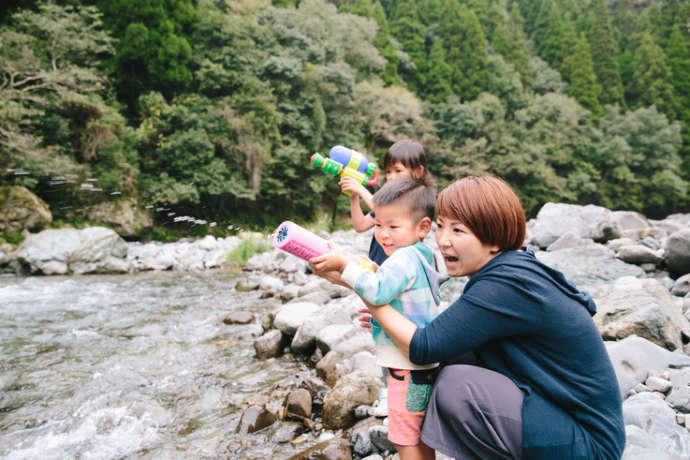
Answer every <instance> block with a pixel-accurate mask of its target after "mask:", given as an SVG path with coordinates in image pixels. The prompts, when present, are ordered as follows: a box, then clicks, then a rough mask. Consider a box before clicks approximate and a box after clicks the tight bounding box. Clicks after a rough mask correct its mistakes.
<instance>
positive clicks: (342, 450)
mask: <svg viewBox="0 0 690 460" xmlns="http://www.w3.org/2000/svg"><path fill="white" fill-rule="evenodd" d="M288 460H352V452H351V451H350V443H349V442H348V441H347V440H345V439H343V438H333V439H329V440H328V441H324V442H321V443H319V444H317V445H315V446H313V447H310V448H309V449H307V450H305V451H303V452H300V453H298V454H296V455H293V456H292V457H290V458H289V459H288Z"/></svg>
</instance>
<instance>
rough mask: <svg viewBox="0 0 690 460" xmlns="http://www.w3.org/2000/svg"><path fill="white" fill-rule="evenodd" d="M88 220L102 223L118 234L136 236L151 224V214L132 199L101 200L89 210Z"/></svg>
mask: <svg viewBox="0 0 690 460" xmlns="http://www.w3.org/2000/svg"><path fill="white" fill-rule="evenodd" d="M88 220H89V221H91V222H97V223H100V224H103V225H105V226H107V227H109V228H111V229H112V230H114V231H115V232H116V233H118V234H119V235H120V236H137V235H138V234H139V233H141V232H142V230H144V229H146V228H151V227H152V226H153V219H152V217H151V214H150V213H149V212H148V211H147V210H146V209H143V208H141V207H139V206H137V203H136V201H135V200H133V199H123V200H113V201H103V202H101V203H99V204H97V205H96V206H94V207H93V208H92V209H91V210H90V211H89V215H88Z"/></svg>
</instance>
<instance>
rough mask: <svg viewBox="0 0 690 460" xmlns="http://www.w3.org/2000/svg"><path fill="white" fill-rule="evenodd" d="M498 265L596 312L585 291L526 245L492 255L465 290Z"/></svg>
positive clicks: (591, 314)
mask: <svg viewBox="0 0 690 460" xmlns="http://www.w3.org/2000/svg"><path fill="white" fill-rule="evenodd" d="M499 267H505V268H506V269H509V270H510V271H511V272H513V273H515V272H517V273H521V274H522V275H521V276H524V277H525V278H529V280H530V281H531V282H533V283H537V284H541V285H542V286H543V287H544V288H545V289H546V291H544V292H548V290H549V289H554V288H555V289H558V290H559V291H561V292H562V293H563V294H565V295H566V296H568V297H569V298H571V299H572V300H574V301H576V302H577V303H579V304H580V305H582V306H583V307H584V308H585V309H586V310H587V311H588V312H589V314H590V316H594V314H595V313H596V312H597V306H596V304H595V303H594V300H592V297H591V296H590V295H589V294H588V293H587V292H585V291H580V290H579V289H577V287H576V286H575V285H574V284H573V283H572V282H571V281H569V280H567V279H566V277H565V275H563V273H561V272H560V271H558V270H556V269H555V268H552V267H549V266H548V265H546V264H544V263H543V262H541V261H540V260H539V259H537V257H536V256H535V255H534V251H532V250H531V249H529V248H526V247H523V248H522V250H519V251H506V252H502V253H501V254H499V255H497V256H496V257H494V258H493V259H492V260H490V261H489V262H488V263H487V264H486V265H484V267H483V268H482V269H481V270H480V271H479V272H477V273H476V274H475V275H473V276H472V278H470V281H469V282H468V283H467V285H466V286H465V290H467V289H468V288H469V286H470V285H471V284H472V281H474V279H475V278H480V277H481V275H482V273H486V272H488V271H490V270H491V271H495V270H502V268H499Z"/></svg>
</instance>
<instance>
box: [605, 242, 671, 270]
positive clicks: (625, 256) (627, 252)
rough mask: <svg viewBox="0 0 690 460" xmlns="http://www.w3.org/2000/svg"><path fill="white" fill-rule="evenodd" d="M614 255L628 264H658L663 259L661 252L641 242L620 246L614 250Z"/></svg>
mask: <svg viewBox="0 0 690 460" xmlns="http://www.w3.org/2000/svg"><path fill="white" fill-rule="evenodd" d="M616 257H618V258H619V259H620V260H622V261H623V262H627V263H629V264H636V265H642V264H654V265H659V264H660V263H661V262H662V261H663V260H664V258H663V252H659V251H655V250H653V249H650V248H648V247H647V246H643V245H641V244H631V245H626V246H621V247H619V248H618V250H617V251H616Z"/></svg>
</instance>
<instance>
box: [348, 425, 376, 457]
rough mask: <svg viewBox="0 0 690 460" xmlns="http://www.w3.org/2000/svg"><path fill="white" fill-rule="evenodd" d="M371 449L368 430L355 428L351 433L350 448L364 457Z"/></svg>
mask: <svg viewBox="0 0 690 460" xmlns="http://www.w3.org/2000/svg"><path fill="white" fill-rule="evenodd" d="M372 449H373V445H372V444H371V438H370V437H369V431H368V430H357V431H355V432H353V433H352V450H353V451H354V453H355V454H357V455H359V456H360V457H365V456H367V455H369V454H370V453H371V450H372Z"/></svg>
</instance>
